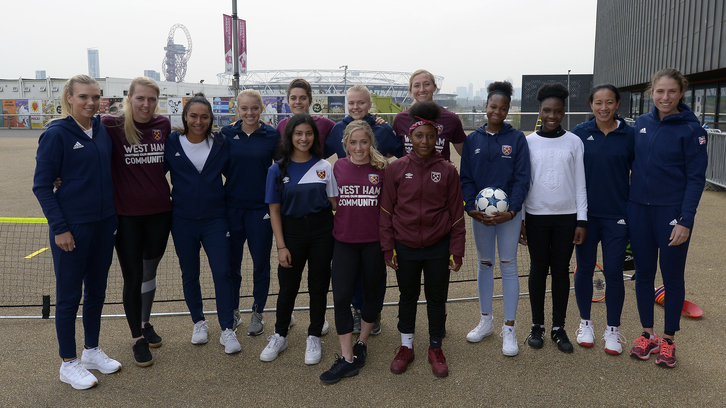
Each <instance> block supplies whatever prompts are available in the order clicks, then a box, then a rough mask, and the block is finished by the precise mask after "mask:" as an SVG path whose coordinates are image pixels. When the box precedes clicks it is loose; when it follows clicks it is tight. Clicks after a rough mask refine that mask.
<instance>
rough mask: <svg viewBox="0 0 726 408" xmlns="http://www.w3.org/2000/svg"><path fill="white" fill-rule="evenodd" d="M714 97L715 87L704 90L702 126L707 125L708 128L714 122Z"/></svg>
mask: <svg viewBox="0 0 726 408" xmlns="http://www.w3.org/2000/svg"><path fill="white" fill-rule="evenodd" d="M716 95H717V93H716V87H713V88H708V89H706V100H705V101H704V102H705V104H704V108H703V122H702V123H701V124H702V125H705V124H707V123H708V125H709V126H713V123H714V122H716Z"/></svg>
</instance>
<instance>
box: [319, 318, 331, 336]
mask: <svg viewBox="0 0 726 408" xmlns="http://www.w3.org/2000/svg"><path fill="white" fill-rule="evenodd" d="M328 331H330V323H328V319H325V323H323V330H322V331H321V332H320V335H321V336H325V335H326V334H328Z"/></svg>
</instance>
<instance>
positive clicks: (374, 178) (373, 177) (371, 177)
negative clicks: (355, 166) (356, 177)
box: [368, 174, 380, 184]
mask: <svg viewBox="0 0 726 408" xmlns="http://www.w3.org/2000/svg"><path fill="white" fill-rule="evenodd" d="M368 181H370V182H371V184H378V182H379V181H380V179H379V177H378V174H369V175H368Z"/></svg>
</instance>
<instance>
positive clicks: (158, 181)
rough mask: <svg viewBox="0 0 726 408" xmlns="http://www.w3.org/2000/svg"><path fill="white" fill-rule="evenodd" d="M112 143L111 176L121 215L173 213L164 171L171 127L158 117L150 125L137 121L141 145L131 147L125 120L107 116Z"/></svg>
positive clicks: (105, 120) (117, 206)
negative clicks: (125, 130) (165, 148)
mask: <svg viewBox="0 0 726 408" xmlns="http://www.w3.org/2000/svg"><path fill="white" fill-rule="evenodd" d="M101 122H102V123H103V124H104V125H105V126H106V129H107V130H108V134H109V135H111V140H112V142H113V155H112V156H111V177H112V179H113V203H114V205H115V206H116V213H117V214H119V215H129V216H133V215H150V214H158V213H162V212H167V211H171V201H170V199H169V192H170V190H169V183H168V182H167V180H166V174H165V171H164V142H165V141H166V137H167V136H169V133H171V124H170V123H169V119H167V118H166V117H165V116H161V115H158V116H156V117H154V118H152V119H151V120H150V121H149V122H147V123H138V122H134V124H135V125H136V127H137V128H138V129H139V130H140V131H141V133H142V137H141V143H139V144H138V145H133V146H132V145H130V144H129V142H128V141H127V140H126V134H125V133H124V122H123V117H118V116H111V115H108V116H104V117H103V119H101Z"/></svg>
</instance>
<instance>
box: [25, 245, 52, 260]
mask: <svg viewBox="0 0 726 408" xmlns="http://www.w3.org/2000/svg"><path fill="white" fill-rule="evenodd" d="M48 249H49V248H40V249H39V250H37V251H35V252H33V253H32V254H30V255H28V256H26V257H25V259H30V258H32V257H34V256H36V255H38V254H40V253H41V252H45V251H47V250H48Z"/></svg>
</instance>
